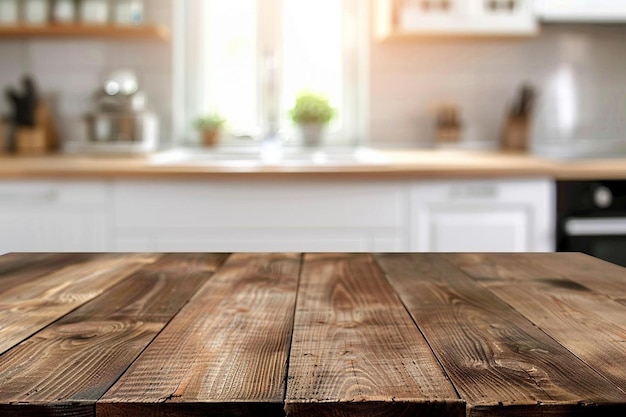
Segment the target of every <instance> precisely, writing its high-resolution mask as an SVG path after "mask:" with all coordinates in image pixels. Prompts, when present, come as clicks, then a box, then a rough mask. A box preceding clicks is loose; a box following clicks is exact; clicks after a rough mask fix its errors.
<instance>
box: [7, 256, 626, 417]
mask: <svg viewBox="0 0 626 417" xmlns="http://www.w3.org/2000/svg"><path fill="white" fill-rule="evenodd" d="M625 391H626V269H623V268H620V267H617V266H614V265H611V264H608V263H605V262H603V261H599V260H597V259H594V258H591V257H588V256H585V255H581V254H437V255H434V254H386V255H383V254H233V255H227V254H8V255H5V256H2V257H0V416H3V417H4V416H8V417H13V416H29V417H32V416H102V417H130V416H133V417H141V416H157V417H159V416H168V417H176V416H190V417H200V416H220V417H225V416H233V417H234V416H238V417H242V416H284V415H285V414H286V415H288V416H298V417H300V416H301V417H308V416H313V417H325V416H338V417H339V416H341V417H350V416H359V417H361V416H363V417H364V416H375V417H377V416H381V417H382V416H447V417H456V416H459V417H461V416H466V415H468V416H477V417H481V416H519V417H522V416H524V417H526V416H597V415H603V416H624V415H626V392H625Z"/></svg>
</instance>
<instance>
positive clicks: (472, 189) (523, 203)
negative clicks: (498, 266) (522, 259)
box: [411, 179, 554, 252]
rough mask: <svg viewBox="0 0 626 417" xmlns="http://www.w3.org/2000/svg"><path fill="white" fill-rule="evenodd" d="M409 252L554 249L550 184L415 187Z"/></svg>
mask: <svg viewBox="0 0 626 417" xmlns="http://www.w3.org/2000/svg"><path fill="white" fill-rule="evenodd" d="M411 204H412V220H413V221H412V226H411V229H412V230H411V236H412V241H411V250H412V251H417V252H542V251H552V250H554V238H553V235H554V220H553V217H554V214H553V210H554V208H553V207H554V185H553V181H552V180H548V179H545V180H542V179H538V180H520V181H453V182H446V181H441V182H429V183H417V184H415V185H414V186H413V188H412V191H411Z"/></svg>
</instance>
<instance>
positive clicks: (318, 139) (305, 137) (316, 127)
mask: <svg viewBox="0 0 626 417" xmlns="http://www.w3.org/2000/svg"><path fill="white" fill-rule="evenodd" d="M325 127H326V126H325V125H324V124H322V123H302V124H299V125H298V128H299V129H300V135H301V136H302V143H303V144H304V146H309V147H313V146H319V145H321V143H322V136H323V133H324V128H325Z"/></svg>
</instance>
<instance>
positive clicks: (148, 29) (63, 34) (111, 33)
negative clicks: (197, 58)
mask: <svg viewBox="0 0 626 417" xmlns="http://www.w3.org/2000/svg"><path fill="white" fill-rule="evenodd" d="M170 37H171V32H170V30H169V28H167V27H166V26H162V25H141V26H116V25H81V24H74V25H66V24H64V25H61V24H59V25H42V26H28V25H12V26H6V25H5V26H2V25H0V39H11V38H13V39H29V38H74V39H81V38H105V39H120V40H130V39H153V40H160V41H168V40H169V39H170Z"/></svg>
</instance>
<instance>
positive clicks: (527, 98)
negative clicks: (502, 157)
mask: <svg viewBox="0 0 626 417" xmlns="http://www.w3.org/2000/svg"><path fill="white" fill-rule="evenodd" d="M535 96H536V93H535V89H534V88H533V87H532V86H530V85H529V84H524V85H522V87H521V88H520V90H519V92H518V94H517V97H516V98H515V100H514V102H513V105H512V106H511V109H510V111H509V114H508V117H507V120H506V123H505V126H504V133H503V138H502V150H505V151H516V152H525V151H527V150H528V146H529V142H530V138H529V137H530V119H531V116H532V112H533V107H534V102H535Z"/></svg>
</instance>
